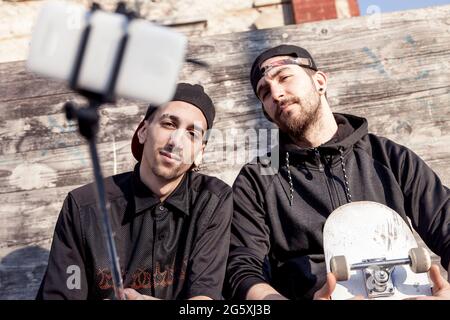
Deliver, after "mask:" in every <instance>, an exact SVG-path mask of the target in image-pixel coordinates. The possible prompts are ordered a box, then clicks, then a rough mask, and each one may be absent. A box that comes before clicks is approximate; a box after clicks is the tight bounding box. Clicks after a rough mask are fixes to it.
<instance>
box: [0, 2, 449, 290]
mask: <svg viewBox="0 0 450 320" xmlns="http://www.w3.org/2000/svg"><path fill="white" fill-rule="evenodd" d="M449 17H450V6H441V7H435V8H428V9H420V10H413V11H405V12H397V13H390V14H383V15H380V16H370V17H358V18H351V19H344V20H330V21H323V22H318V23H309V24H303V25H291V26H285V27H281V28H275V29H267V30H259V31H251V32H243V33H232V34H225V35H219V36H210V37H202V38H192V39H190V45H189V57H191V58H196V59H201V60H203V61H206V62H208V63H209V64H210V68H209V69H207V70H204V69H196V67H194V66H192V65H186V66H185V68H184V69H183V72H182V75H181V79H184V80H188V81H191V82H199V83H201V84H203V85H204V86H205V87H206V90H207V91H208V92H209V93H210V94H211V96H212V98H213V100H214V101H215V103H216V106H217V118H216V123H215V128H216V129H219V130H220V132H221V133H222V137H223V138H224V137H227V135H228V136H229V137H233V134H234V137H235V138H233V139H231V138H229V139H228V140H227V143H226V145H225V146H224V144H223V142H222V141H221V139H219V138H220V137H219V138H217V137H215V138H214V139H213V140H212V141H210V143H209V145H208V148H207V158H206V164H205V167H204V169H203V171H204V172H206V173H209V174H211V175H215V176H218V177H220V178H222V179H224V180H225V181H226V182H228V183H230V184H231V183H232V182H233V180H234V178H235V176H236V175H237V173H238V170H239V168H240V167H241V165H242V163H240V162H239V161H235V162H234V163H233V161H232V159H231V160H230V159H229V158H228V159H227V155H229V154H233V153H232V151H233V150H234V151H236V152H237V153H238V154H242V153H243V152H244V151H245V150H244V149H243V148H244V146H245V143H244V142H245V141H244V135H243V134H240V133H239V132H241V133H242V132H244V131H245V130H247V129H254V128H270V127H271V125H270V123H268V122H267V121H266V120H265V119H264V116H263V115H262V113H261V111H260V105H259V103H258V101H257V100H256V99H255V97H254V96H253V92H252V89H251V87H250V85H249V83H248V72H249V68H250V65H251V63H252V61H253V59H254V57H255V56H256V55H257V54H258V53H259V52H260V51H261V50H263V49H265V48H266V47H269V46H273V45H278V44H281V43H293V44H299V45H302V46H304V47H306V48H308V49H309V50H310V51H311V52H312V54H313V56H314V57H315V59H316V61H317V63H318V65H319V67H320V68H321V69H323V70H324V71H325V72H327V73H328V74H329V78H330V80H329V91H328V97H329V100H330V104H331V106H332V108H333V110H334V111H338V112H348V113H353V114H356V115H359V116H364V117H366V118H368V120H369V128H370V130H371V131H372V132H375V133H378V134H380V135H383V136H386V137H388V138H391V139H393V140H394V141H397V142H399V143H401V144H404V145H407V146H408V147H410V148H412V149H413V150H414V151H415V152H417V153H418V154H419V155H420V156H421V157H422V158H423V159H424V160H425V161H426V162H427V163H428V164H429V165H430V166H431V167H432V168H433V169H434V170H435V171H436V172H437V173H438V174H439V176H440V177H441V178H442V180H443V181H444V183H445V184H446V185H448V184H449V182H450V161H449V160H450V149H449V141H450V139H449V138H450V130H449V129H450V107H449V101H450V99H449V98H450V68H449V67H450V18H449ZM68 99H76V100H77V101H80V98H78V97H76V96H75V95H74V94H73V93H71V92H70V91H69V90H68V89H67V88H66V86H65V85H64V84H62V83H60V82H56V81H52V80H48V79H44V78H40V77H37V76H35V75H33V74H30V73H28V72H27V71H26V70H25V64H24V62H13V63H4V64H0V139H1V142H0V199H1V204H0V299H30V298H33V297H34V295H35V293H36V290H37V288H38V285H39V283H40V280H41V277H42V273H43V271H44V269H45V265H46V261H47V256H48V249H49V247H50V243H51V237H52V234H53V228H54V224H55V221H56V218H57V215H58V213H59V210H60V208H61V205H62V201H63V199H64V197H65V195H66V194H67V192H68V191H69V190H71V189H73V188H75V187H77V186H79V185H81V184H85V183H88V182H90V181H92V173H91V165H90V158H89V154H88V152H87V148H86V146H85V144H84V141H83V140H82V139H81V138H80V136H79V135H78V134H77V127H76V125H75V124H73V123H68V122H67V121H66V120H65V117H64V114H63V113H62V105H63V103H64V102H65V101H66V100H68ZM145 109H146V104H145V103H142V102H136V101H129V100H127V101H126V100H120V101H119V102H118V104H117V105H116V106H105V107H103V108H102V109H101V115H102V118H101V130H100V133H99V137H98V142H99V153H100V159H101V161H102V166H103V173H104V175H110V174H114V173H115V172H122V171H128V170H130V169H132V167H133V165H134V160H133V158H132V156H131V153H130V139H131V136H132V134H133V132H134V129H135V127H136V125H137V124H138V122H139V121H140V119H141V117H142V115H143V113H144V112H145ZM233 128H234V129H233ZM232 130H234V133H233V131H232ZM238 130H244V131H238ZM225 140H226V139H225Z"/></svg>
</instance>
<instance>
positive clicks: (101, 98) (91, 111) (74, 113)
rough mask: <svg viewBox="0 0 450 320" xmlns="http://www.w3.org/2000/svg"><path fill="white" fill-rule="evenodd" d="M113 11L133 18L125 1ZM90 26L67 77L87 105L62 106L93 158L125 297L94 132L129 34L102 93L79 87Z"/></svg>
mask: <svg viewBox="0 0 450 320" xmlns="http://www.w3.org/2000/svg"><path fill="white" fill-rule="evenodd" d="M99 8H100V6H99V5H98V4H97V3H93V4H92V7H91V13H93V12H94V11H95V10H98V9H99ZM116 13H120V14H124V15H125V16H126V17H127V20H128V22H130V20H132V19H133V18H135V14H134V13H133V12H128V11H127V10H126V8H125V5H124V3H122V2H119V3H118V5H117V8H116ZM90 31H91V26H90V24H89V21H88V23H87V25H86V27H85V29H84V30H83V33H82V37H81V40H80V45H79V47H78V52H77V57H76V60H75V64H74V67H73V69H72V74H71V78H70V80H69V86H70V88H71V89H73V90H74V91H76V92H77V93H79V94H80V95H82V96H84V97H86V98H87V100H88V105H87V106H84V107H83V106H78V105H77V104H75V103H74V102H66V103H65V105H64V109H65V112H66V117H67V119H68V120H74V119H76V120H77V121H78V127H79V130H80V133H81V135H82V136H83V137H85V138H86V140H87V141H88V144H89V151H90V155H91V159H92V165H93V170H94V176H95V185H96V188H97V200H98V205H99V209H100V213H101V217H102V220H103V236H104V239H105V242H106V246H107V250H108V257H109V261H110V263H111V273H112V281H113V287H114V293H115V297H116V299H120V300H125V293H124V289H123V282H122V274H121V271H120V265H119V257H118V256H117V250H116V245H115V242H114V234H113V231H112V228H111V223H110V218H109V215H108V207H107V204H106V200H105V186H104V181H103V176H102V172H101V168H100V162H99V158H98V152H97V144H96V133H97V130H98V122H99V115H98V108H99V107H100V105H101V104H103V103H110V102H114V100H115V99H114V88H115V85H116V80H117V76H118V74H119V70H120V65H121V62H122V58H123V54H124V51H125V47H126V43H127V39H128V35H127V33H126V32H125V34H124V35H123V37H122V38H121V40H120V43H119V50H118V51H117V54H116V56H115V58H114V65H113V69H112V70H113V72H112V75H111V77H110V79H109V83H108V87H107V90H106V92H105V93H103V94H99V93H95V92H91V91H88V90H83V89H80V88H78V86H77V82H78V76H79V74H80V68H81V66H82V64H83V58H84V53H85V50H86V47H87V43H88V40H89V34H90Z"/></svg>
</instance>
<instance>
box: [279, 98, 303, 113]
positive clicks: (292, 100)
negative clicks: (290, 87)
mask: <svg viewBox="0 0 450 320" xmlns="http://www.w3.org/2000/svg"><path fill="white" fill-rule="evenodd" d="M294 103H297V104H300V99H299V98H298V97H286V98H282V99H280V100H279V101H278V103H277V107H278V109H279V111H278V115H280V114H281V111H282V110H281V108H282V107H283V106H288V105H290V104H294Z"/></svg>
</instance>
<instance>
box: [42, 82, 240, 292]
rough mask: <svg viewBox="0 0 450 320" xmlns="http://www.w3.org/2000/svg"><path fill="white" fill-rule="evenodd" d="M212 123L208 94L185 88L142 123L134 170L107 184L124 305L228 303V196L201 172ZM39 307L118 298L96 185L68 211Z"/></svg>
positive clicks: (69, 201)
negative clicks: (175, 301)
mask: <svg viewBox="0 0 450 320" xmlns="http://www.w3.org/2000/svg"><path fill="white" fill-rule="evenodd" d="M214 117H215V109H214V105H213V102H212V101H211V99H210V97H209V96H208V95H207V94H206V93H205V92H204V90H203V87H202V86H200V85H191V84H187V83H180V84H178V86H177V90H176V92H175V95H174V97H173V99H172V100H171V101H170V102H168V103H167V104H164V105H162V106H159V107H155V106H150V107H149V108H148V110H147V113H146V116H145V118H144V120H143V121H142V122H141V123H140V124H139V126H138V128H137V130H136V132H135V134H134V136H133V140H132V152H133V155H134V157H135V158H136V160H138V163H137V164H136V166H135V168H134V171H132V172H126V173H123V174H119V175H115V176H112V177H108V178H106V179H105V189H106V192H105V194H106V198H107V202H108V203H109V205H110V206H109V213H110V217H111V225H112V229H113V231H114V233H115V241H116V247H117V252H118V256H119V261H120V266H121V269H122V270H121V272H122V277H123V283H124V287H125V288H126V289H125V294H126V298H127V299H221V298H222V286H223V280H224V275H225V267H226V260H227V257H228V249H229V238H230V224H231V216H232V193H231V188H230V187H229V186H228V185H226V184H225V183H224V182H222V181H221V180H219V179H217V178H214V177H210V176H206V175H203V174H200V173H198V172H195V171H196V168H197V167H198V166H199V164H200V162H201V160H202V156H203V152H204V148H205V145H206V141H207V130H208V129H211V127H212V125H213V121H214ZM77 272H78V273H77ZM76 275H78V277H79V279H75V278H74V276H76ZM77 280H78V282H77ZM37 298H38V299H113V298H114V291H113V284H112V277H111V270H110V264H109V259H108V255H107V248H106V245H105V243H104V238H103V236H102V217H101V215H100V212H99V211H98V209H97V202H96V198H95V192H94V186H93V185H92V184H90V185H86V186H83V187H80V188H78V189H75V190H73V191H72V192H70V193H69V195H68V196H67V198H66V200H65V202H64V205H63V208H62V210H61V213H60V216H59V219H58V222H57V224H56V228H55V233H54V238H53V243H52V248H51V252H50V257H49V263H48V267H47V271H46V273H45V275H44V279H43V281H42V284H41V287H40V290H39V293H38V297H37Z"/></svg>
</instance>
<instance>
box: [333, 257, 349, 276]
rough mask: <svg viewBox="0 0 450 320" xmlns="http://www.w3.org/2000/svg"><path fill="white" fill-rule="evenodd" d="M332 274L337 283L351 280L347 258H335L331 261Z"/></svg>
mask: <svg viewBox="0 0 450 320" xmlns="http://www.w3.org/2000/svg"><path fill="white" fill-rule="evenodd" d="M330 269H331V272H332V273H333V274H334V276H335V277H336V280H337V281H347V280H348V279H349V278H350V268H349V267H348V264H347V259H345V256H334V257H332V258H331V260H330Z"/></svg>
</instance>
